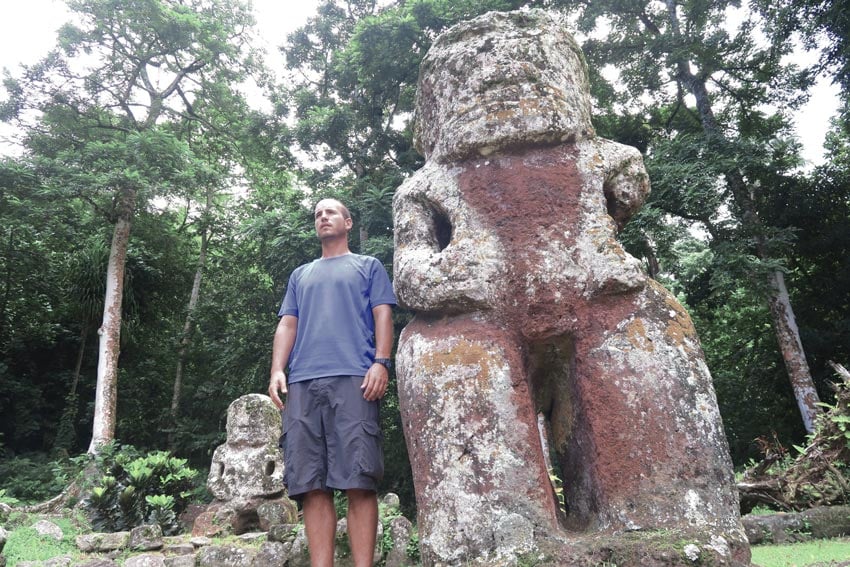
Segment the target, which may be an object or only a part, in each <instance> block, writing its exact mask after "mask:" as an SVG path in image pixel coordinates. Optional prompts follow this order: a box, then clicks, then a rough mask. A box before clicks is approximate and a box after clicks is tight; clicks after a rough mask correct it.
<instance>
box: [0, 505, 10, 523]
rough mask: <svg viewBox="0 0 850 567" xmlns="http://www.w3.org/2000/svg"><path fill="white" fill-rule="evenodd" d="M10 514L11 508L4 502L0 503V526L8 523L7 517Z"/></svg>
mask: <svg viewBox="0 0 850 567" xmlns="http://www.w3.org/2000/svg"><path fill="white" fill-rule="evenodd" d="M11 514H12V507H11V506H9V505H8V504H6V503H4V502H0V524H5V523H6V522H8V521H9V516H10V515H11Z"/></svg>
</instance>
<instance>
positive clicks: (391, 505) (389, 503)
mask: <svg viewBox="0 0 850 567" xmlns="http://www.w3.org/2000/svg"><path fill="white" fill-rule="evenodd" d="M381 504H383V505H384V508H386V509H387V510H398V509H399V507H401V500H400V499H399V497H398V494H395V493H394V492H387V493H386V494H384V496H383V498H381Z"/></svg>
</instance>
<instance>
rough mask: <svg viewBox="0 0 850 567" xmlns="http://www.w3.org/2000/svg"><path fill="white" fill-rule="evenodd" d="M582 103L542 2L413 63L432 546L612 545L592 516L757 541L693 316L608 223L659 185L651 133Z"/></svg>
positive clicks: (409, 359)
mask: <svg viewBox="0 0 850 567" xmlns="http://www.w3.org/2000/svg"><path fill="white" fill-rule="evenodd" d="M590 106H591V105H590V94H589V86H588V79H587V70H586V66H585V63H584V59H583V56H582V54H581V51H580V50H579V48H578V46H577V44H576V42H575V41H574V40H573V38H572V37H571V36H570V35H569V34H568V33H567V32H566V31H564V28H563V22H560V21H558V20H557V19H556V18H555V17H553V16H552V15H550V14H548V13H546V12H542V11H537V10H532V11H525V12H511V13H489V14H486V15H484V16H482V17H479V18H476V19H474V20H472V21H469V22H465V23H462V24H459V25H457V26H455V27H452V28H451V29H449V30H448V31H446V32H445V33H444V34H442V35H441V36H440V37H438V38H437V39H436V40H435V42H434V44H433V46H432V47H431V49H430V51H429V52H428V54H427V56H426V57H425V60H424V61H423V63H422V67H421V71H420V77H419V85H418V92H417V100H416V130H415V136H416V144H417V149H418V150H419V151H420V153H422V155H424V156H425V158H426V162H425V165H424V167H423V168H422V169H420V170H419V171H418V172H416V174H415V175H413V176H412V177H411V178H410V179H408V180H407V181H406V182H405V183H404V184H403V185H402V186H401V187H400V188H399V189H398V191H397V193H396V196H395V200H394V203H393V209H394V215H395V223H396V225H395V231H396V232H395V247H396V248H395V250H396V251H395V264H394V265H395V286H396V292H397V295H398V298H399V300H400V303H402V304H403V305H405V306H406V307H408V308H410V309H413V310H415V311H416V316H415V318H414V319H413V321H412V322H411V323H410V324H409V325H408V326H407V327H406V328H405V330H404V332H403V333H402V336H401V339H400V342H399V348H398V359H397V362H398V379H399V397H400V402H401V410H402V417H403V423H404V427H405V434H406V437H407V443H408V449H409V453H410V456H411V460H412V466H413V474H414V482H415V487H416V497H417V504H418V512H419V533H420V543H421V548H422V556H423V560H424V561H425V564H435V563H436V564H457V563H465V562H479V563H481V564H487V565H496V564H500V562H503V563H504V564H506V565H507V564H515V562H516V558H517V557H520V556H522V555H525V554H529V553H544V555H545V554H546V553H551V555H546V556H547V557H560V559H558V561H565V560H567V558H570V557H573V558H579V557H584V558H585V559H584V560H605V557H604V554H603V551H602V550H601V548H600V547H599V546H598V544H593V543H592V541H597V540H593V537H594V536H596V535H599V534H614V536H616V535H617V534H623V533H625V532H628V531H634V530H644V531H646V530H650V531H652V530H663V533H677V534H678V535H677V536H676V537H681V534H688V537H691V539H690V540H688V541H693V542H694V545H695V546H696V549H697V550H699V553H710V554H712V555H714V556H716V557H717V558H718V559H719V560H720V561H722V562H725V563H724V564H731V565H734V564H747V563H748V561H749V548H748V546H747V543H746V538H745V535H744V533H743V530H742V528H741V523H740V517H739V513H738V502H737V495H736V492H735V489H734V486H733V475H732V465H731V461H730V458H729V452H728V447H727V442H726V439H725V436H724V433H723V428H722V423H721V419H720V415H719V413H718V408H717V401H716V398H715V394H714V390H713V387H712V383H711V376H710V374H709V371H708V368H707V367H706V365H705V362H704V358H703V354H702V351H701V348H700V345H699V341H698V339H697V336H696V333H695V331H694V327H693V324H692V322H691V320H690V318H689V316H688V314H687V313H686V312H685V310H684V309H683V308H682V306H681V305H680V304H679V303H678V302H677V301H676V299H675V298H674V297H673V295H671V294H670V293H669V292H668V291H666V290H665V289H664V288H662V287H661V286H660V285H659V284H657V283H656V282H655V281H653V280H652V279H650V278H649V277H647V276H646V275H645V274H644V273H643V271H642V269H641V265H640V263H639V262H638V261H637V260H636V259H635V258H633V257H632V256H630V255H629V254H627V253H626V252H625V251H624V250H623V248H622V246H621V245H620V244H619V243H618V242H617V239H616V234H617V231H618V230H619V228H620V227H622V226H623V225H624V224H625V223H626V221H627V220H628V219H629V218H630V217H631V216H632V215H633V214H634V213H635V211H637V210H638V209H639V207H640V206H641V204H642V203H643V201H644V199H645V198H646V196H647V194H648V193H649V179H648V177H647V174H646V171H645V170H644V166H643V162H642V159H641V155H640V153H639V152H638V151H637V150H636V149H634V148H631V147H628V146H624V145H621V144H618V143H614V142H611V141H608V140H604V139H600V138H597V137H596V136H595V133H594V131H593V127H592V126H591V121H590ZM538 418H539V421H540V423H542V426H541V427H538ZM541 440H542V442H541ZM550 457H551V460H550ZM549 463H552V464H551V468H550V464H549ZM552 469H554V471H553V470H552ZM553 472H554V473H556V474H557V475H558V476H559V477H560V478H562V479H563V485H564V489H563V491H564V497H565V501H566V502H565V507H564V508H565V511H564V510H563V509H562V508H561V506H559V503H558V498H557V496H556V494H555V491H554V489H553V485H552V483H551V482H550V474H552V473H553ZM612 537H613V536H612ZM605 541H606V544H605V545H609V546H610V545H614V544H612V543H611V542H612V541H616V538H615V539H614V540H612V539H610V538H608V539H606V540H605ZM623 541H625V540H623ZM580 542H584V543H580ZM588 542H591V543H588ZM594 545H597V547H593V546H594ZM624 545H625V544H624ZM587 546H590V547H587ZM588 549H589V550H590V551H588ZM609 551H610V547H609ZM691 551H692V552H693V548H692V549H691ZM641 553H644V552H641ZM634 554H635V556H637V554H638V552H637V551H635V552H634ZM661 555H663V553H662V554H661ZM650 556H651V554H648V555H644V557H650ZM574 560H575V561H576V562H575V563H564V564H576V565H578V564H583V563H581V562H580V561H579V560H578V559H574ZM553 561H554V560H553ZM558 561H555V563H557V564H560V563H558ZM659 561H660V560H659ZM634 564H638V563H634ZM646 564H655V563H651V562H650V563H646ZM658 564H660V563H658ZM667 564H675V563H667ZM683 564H684V563H683Z"/></svg>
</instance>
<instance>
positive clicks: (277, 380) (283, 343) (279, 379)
mask: <svg viewBox="0 0 850 567" xmlns="http://www.w3.org/2000/svg"><path fill="white" fill-rule="evenodd" d="M297 333H298V317H295V316H294V315H284V316H283V317H281V318H280V321H279V322H278V324H277V329H275V332H274V343H273V345H272V369H271V378H270V379H269V397H271V399H272V401H273V402H274V405H276V406H277V407H278V408H280V409H283V402H282V401H281V399H280V395H279V393H282V394H286V391H287V390H286V373H285V372H284V371H283V370H284V368H285V367H286V361H288V360H289V354H290V353H291V352H292V347H293V346H294V345H295V336H296V334H297ZM390 340H392V339H390Z"/></svg>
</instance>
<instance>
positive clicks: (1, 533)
mask: <svg viewBox="0 0 850 567" xmlns="http://www.w3.org/2000/svg"><path fill="white" fill-rule="evenodd" d="M7 539H9V532H7V531H6V530H5V529H4V528H3V526H0V553H2V552H3V548H4V547H5V546H6V540H7Z"/></svg>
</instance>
